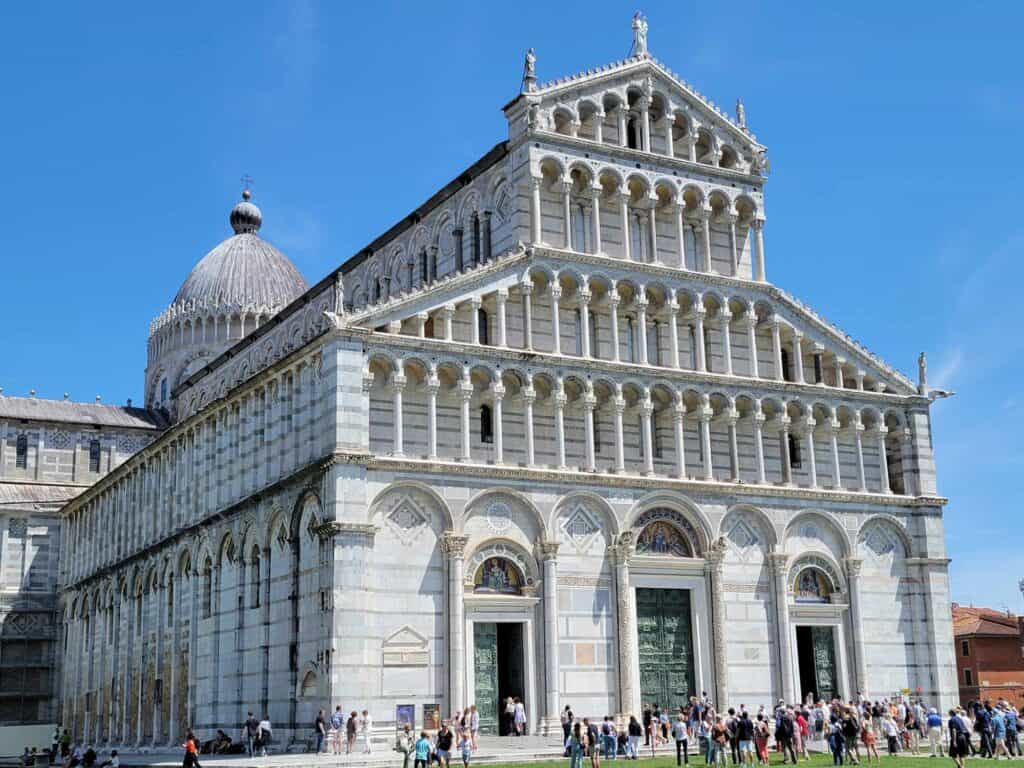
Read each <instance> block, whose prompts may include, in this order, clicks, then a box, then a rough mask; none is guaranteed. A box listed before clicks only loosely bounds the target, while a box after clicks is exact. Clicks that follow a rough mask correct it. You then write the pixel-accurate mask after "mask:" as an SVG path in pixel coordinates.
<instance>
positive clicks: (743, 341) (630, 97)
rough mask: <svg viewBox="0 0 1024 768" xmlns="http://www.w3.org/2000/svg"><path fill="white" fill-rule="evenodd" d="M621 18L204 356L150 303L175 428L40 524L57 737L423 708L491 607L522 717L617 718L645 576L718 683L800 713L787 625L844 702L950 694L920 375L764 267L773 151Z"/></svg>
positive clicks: (937, 700) (636, 674)
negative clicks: (447, 173) (325, 711)
mask: <svg viewBox="0 0 1024 768" xmlns="http://www.w3.org/2000/svg"><path fill="white" fill-rule="evenodd" d="M639 22H640V26H637V24H635V25H634V34H635V35H636V38H635V40H634V44H635V48H634V50H635V51H636V55H634V56H633V57H631V58H629V59H627V60H624V61H622V62H616V63H614V64H611V65H609V66H606V67H602V68H600V69H598V70H596V71H590V72H588V73H585V74H581V75H578V76H574V77H570V78H566V79H563V80H558V81H555V82H553V83H549V84H539V83H538V82H537V80H536V75H535V72H534V66H535V65H534V61H533V60H532V59H531V60H529V61H528V64H527V69H526V73H525V77H524V83H523V91H522V93H521V94H519V95H518V96H517V97H516V98H515V99H514V100H512V101H511V102H510V103H509V104H507V105H506V107H505V113H506V115H507V116H508V120H509V137H508V139H507V140H506V141H504V142H502V143H500V144H499V145H497V146H496V147H495V148H494V149H493V150H491V151H490V152H489V153H488V154H487V155H485V156H484V157H483V158H481V160H480V161H478V162H477V163H476V164H474V165H473V166H472V167H470V168H469V169H467V170H466V171H465V172H464V173H462V174H460V175H459V176H458V177H457V178H456V180H455V181H453V182H452V183H451V184H449V185H448V186H446V187H445V188H444V189H443V190H441V191H440V192H439V193H438V194H437V195H435V196H434V197H433V198H431V200H430V201H429V202H428V203H427V204H425V205H424V206H422V207H421V208H420V209H419V210H417V211H416V212H414V213H413V214H412V215H410V216H407V217H405V218H403V219H402V221H401V222H400V223H399V224H397V225H396V226H395V227H393V228H392V229H391V230H389V231H388V232H386V233H385V234H384V235H382V236H381V237H380V238H378V239H377V240H375V241H374V242H373V243H371V244H370V245H369V246H367V247H366V248H365V249H363V250H362V251H360V252H359V253H358V254H356V255H355V256H354V257H353V258H351V259H350V260H348V261H347V262H346V263H345V264H343V265H342V266H341V267H340V268H339V269H338V270H337V271H336V272H334V273H332V274H331V275H328V276H327V277H326V278H325V279H324V280H322V281H321V282H320V283H318V284H317V285H315V286H313V287H312V288H309V289H308V290H306V291H305V292H304V293H301V295H298V296H297V297H296V298H294V300H292V301H291V302H290V303H288V304H287V305H286V306H284V307H283V308H275V309H274V311H273V312H272V313H267V312H263V311H262V310H261V311H260V312H252V310H251V306H256V305H249V306H250V310H247V311H249V312H252V314H253V315H254V316H257V315H258V316H257V317H256V319H255V321H254V322H253V323H252V324H251V325H247V324H246V321H245V320H244V319H240V318H241V313H242V311H243V310H241V309H237V310H235V311H234V312H235V314H234V317H235V320H232V319H231V317H232V311H228V312H227V317H228V320H227V322H228V325H227V327H229V328H232V327H233V328H237V329H238V332H239V333H240V334H241V335H242V336H243V338H241V339H240V340H237V339H235V338H233V337H231V336H230V333H228V335H227V337H226V338H224V339H222V340H223V341H224V344H223V345H222V346H221V347H219V348H218V349H215V350H212V351H210V350H207V349H206V348H205V347H204V349H203V351H202V355H201V359H202V364H203V365H205V367H202V368H197V363H196V360H197V359H199V358H197V357H195V356H194V355H190V354H187V350H186V351H184V352H183V351H182V349H183V347H182V345H187V344H191V343H196V339H197V336H196V327H197V326H196V325H195V316H196V315H195V312H194V311H193V308H192V307H193V305H191V304H188V303H187V301H186V303H184V304H182V305H181V306H182V307H185V308H186V309H182V310H181V311H180V312H178V311H173V312H168V313H164V314H163V315H161V320H160V323H159V328H157V329H156V331H155V332H157V333H159V334H160V339H161V340H162V341H161V342H160V344H164V345H169V346H170V347H171V348H173V357H169V358H166V359H165V358H161V357H160V355H161V354H162V353H161V352H160V349H161V346H160V344H154V342H153V341H151V347H150V353H151V357H150V374H151V375H150V377H149V380H150V381H151V384H150V386H157V383H159V384H160V386H162V382H163V381H164V379H165V378H166V380H167V381H168V387H167V392H166V394H160V395H154V402H155V403H160V404H165V405H166V406H167V408H168V411H169V413H170V416H171V418H172V419H173V424H172V426H171V427H170V428H169V429H167V431H166V432H164V434H163V435H162V436H161V437H160V438H159V439H158V440H156V441H155V442H154V443H153V444H151V445H149V446H147V447H146V448H144V449H143V450H141V451H139V452H138V453H137V454H136V455H134V456H133V457H132V458H131V459H129V460H128V461H127V462H125V463H124V464H123V465H122V466H120V467H118V468H117V469H116V470H114V471H113V472H112V473H111V474H110V475H109V476H107V477H106V478H104V479H103V480H102V481H101V482H99V483H97V484H96V485H95V486H93V487H92V488H91V489H89V490H88V491H86V492H85V493H83V494H82V495H81V496H79V497H78V498H76V499H75V500H74V501H73V502H71V503H70V504H69V505H68V506H67V507H66V508H65V509H64V512H63V515H64V525H65V530H66V531H67V534H66V535H65V541H66V546H65V547H64V548H63V550H62V558H61V579H62V584H63V590H62V593H61V606H62V611H63V614H62V615H63V621H64V625H65V633H64V638H65V639H64V641H63V644H62V654H63V656H62V658H63V664H62V665H61V669H60V684H61V695H60V706H61V716H62V718H63V721H64V723H65V724H67V725H68V726H69V727H73V728H74V729H75V731H76V732H77V733H80V734H86V735H87V736H88V737H89V738H90V739H92V740H96V741H100V742H109V743H120V744H143V743H145V744H148V743H168V742H172V743H173V742H174V741H175V740H176V739H177V738H179V736H180V734H181V732H182V730H183V729H184V728H185V727H195V728H196V729H197V730H198V731H199V732H200V733H201V734H203V736H204V737H205V736H206V735H207V734H209V733H212V731H213V730H214V729H216V728H218V727H224V728H225V729H229V732H231V731H230V729H232V728H235V727H237V725H238V723H239V722H240V721H241V719H242V718H243V716H244V714H245V712H246V711H248V710H250V709H253V710H256V709H259V710H260V711H261V712H262V711H264V710H265V711H266V712H267V713H268V714H269V715H270V717H271V720H272V721H273V722H274V723H275V724H277V728H278V730H277V732H278V734H279V736H280V735H283V736H284V739H283V740H284V742H285V743H288V742H292V741H294V742H301V741H304V740H305V739H306V738H307V737H308V735H309V724H310V723H311V721H312V718H313V716H314V714H315V712H316V710H317V709H318V708H321V707H324V708H327V707H329V706H330V707H331V708H333V705H335V704H341V705H342V706H343V707H344V708H345V709H346V710H348V709H363V708H369V709H370V711H371V712H372V714H373V715H374V718H375V720H376V722H377V723H378V724H379V725H381V726H382V727H383V728H385V729H386V728H388V727H389V724H390V723H391V722H392V721H393V720H394V717H395V714H394V713H395V706H396V705H400V704H413V705H415V707H416V718H417V722H422V718H423V717H424V713H425V710H427V711H429V709H430V708H431V707H432V706H434V705H436V706H437V707H438V708H439V709H440V711H441V712H442V713H445V714H447V713H449V712H450V711H452V709H453V708H456V707H463V706H466V705H468V704H470V703H474V702H476V701H477V697H478V694H479V692H480V690H481V687H480V686H481V683H480V680H481V679H482V676H483V675H485V672H484V671H483V668H482V665H483V664H484V663H485V657H484V656H481V655H480V654H479V653H478V651H477V650H475V642H476V638H477V637H478V636H479V637H481V638H482V637H484V636H485V632H484V628H485V627H487V626H490V625H496V626H498V627H502V626H505V625H512V626H517V627H519V629H517V630H516V631H515V632H514V633H511V634H510V633H509V631H507V630H505V629H499V630H497V631H498V634H499V636H501V637H504V638H506V639H505V640H499V641H498V642H499V643H511V644H512V645H510V646H501V645H498V646H495V648H496V649H501V648H506V649H507V648H508V647H511V648H512V649H513V652H512V653H511V654H509V653H504V654H503V658H501V659H499V662H498V664H499V667H500V668H501V669H502V670H504V671H503V672H501V673H500V674H503V675H506V677H505V678H502V677H498V678H496V679H497V680H498V684H499V686H504V688H506V689H509V688H510V687H511V688H514V689H515V692H516V693H517V694H518V695H521V696H522V697H523V698H524V699H525V703H526V709H527V712H528V716H529V721H530V728H532V729H538V728H539V729H546V728H550V727H551V726H552V724H553V723H555V722H557V714H558V711H559V710H560V708H561V707H562V706H564V705H565V704H567V703H568V704H571V705H572V707H573V708H574V710H575V711H576V712H577V713H581V714H583V713H586V714H590V715H593V716H602V715H604V714H620V715H621V714H626V713H629V712H638V711H639V708H640V706H641V703H642V700H644V697H645V696H647V695H648V693H647V691H646V690H644V686H645V685H649V684H648V683H647V682H645V681H646V680H647V678H646V677H645V674H647V673H645V672H644V669H645V667H644V666H643V664H644V663H646V662H643V661H642V658H641V657H642V656H643V658H647V656H644V654H646V653H648V652H650V651H651V650H652V648H651V647H649V640H644V641H643V642H640V641H641V640H643V638H644V637H647V635H643V634H642V633H643V632H646V631H647V629H645V628H646V627H648V626H649V623H650V621H651V617H650V613H649V612H647V611H648V609H646V608H643V607H642V606H641V607H640V608H638V599H641V598H643V599H644V600H646V599H652V598H651V595H652V593H649V592H647V590H685V591H686V592H685V593H686V595H687V598H686V599H687V601H688V605H689V612H688V616H687V619H688V621H689V631H688V633H686V634H687V639H688V642H689V653H690V656H689V659H690V662H689V663H690V667H689V668H688V670H687V674H689V682H688V683H687V685H689V691H690V692H692V693H695V694H699V693H700V692H701V691H708V692H709V694H710V695H712V697H713V698H715V699H716V700H717V701H719V702H720V703H722V704H726V703H739V702H743V703H745V704H747V705H748V706H753V705H757V704H761V703H765V704H767V703H769V702H770V701H772V700H775V699H777V698H780V697H784V698H786V699H787V700H796V699H798V698H802V697H803V695H804V694H805V693H806V690H805V689H806V688H807V678H806V675H805V672H806V670H804V669H803V668H804V667H805V666H806V664H805V662H803V661H801V659H802V658H803V656H804V655H806V654H805V651H806V648H805V645H806V643H805V641H804V640H802V639H801V638H803V637H806V636H808V635H807V634H806V633H807V632H810V631H811V630H810V629H809V628H814V627H818V628H820V627H828V628H831V637H832V638H833V644H832V651H833V656H834V662H833V663H832V666H831V668H830V669H831V673H832V674H833V675H834V679H833V680H832V681H831V682H830V683H829V685H830V686H831V687H830V688H829V690H832V691H834V693H835V694H836V695H840V696H843V697H851V696H853V695H854V694H855V693H856V692H857V691H864V692H866V693H868V694H869V695H872V696H876V695H877V696H881V695H892V694H894V693H898V692H900V691H901V690H905V689H910V690H912V691H918V690H919V691H921V693H922V695H923V696H924V697H925V698H926V699H927V700H928V701H930V702H931V703H933V704H936V705H941V706H943V707H945V706H947V705H948V704H950V703H951V702H952V701H953V699H954V698H955V696H956V690H957V688H956V681H955V668H954V666H953V646H952V632H951V623H950V614H949V586H948V576H947V562H948V561H947V560H946V558H945V550H944V542H943V525H942V510H943V506H944V504H945V499H943V498H942V497H940V496H939V495H938V494H937V489H936V481H935V470H934V463H933V460H932V447H931V436H930V426H929V408H930V405H931V402H932V399H933V398H932V396H931V393H930V392H929V390H928V387H927V382H926V381H925V376H924V366H923V363H922V366H921V371H920V374H921V375H920V380H919V381H917V382H912V381H910V380H909V379H908V378H907V377H906V376H904V375H903V374H901V373H899V372H898V371H897V370H895V369H893V368H891V367H890V366H888V365H886V364H885V363H884V362H882V361H881V360H880V359H878V358H877V357H875V356H874V355H872V354H871V353H870V352H868V351H867V350H866V349H864V348H863V347H862V346H860V345H859V344H857V343H855V342H853V341H852V340H851V339H850V337H849V336H847V335H846V334H844V333H842V332H841V331H839V330H838V329H836V328H835V327H834V326H832V325H830V324H828V323H827V322H826V321H824V320H823V319H822V318H821V317H820V316H819V315H817V314H815V313H814V312H812V311H811V310H809V309H808V308H807V307H806V306H805V305H803V304H802V303H800V302H799V301H797V300H796V299H794V298H793V297H791V296H790V295H789V294H787V293H786V292H784V291H783V290H781V289H780V288H778V287H776V286H774V285H772V284H771V283H769V282H768V281H767V278H766V264H765V258H766V254H765V244H764V237H763V230H764V222H765V215H764V186H765V183H766V181H767V160H766V154H765V148H764V147H763V145H761V144H759V143H758V142H757V140H756V139H755V137H754V136H753V134H752V133H751V132H750V130H749V128H748V127H747V126H746V122H745V116H742V118H737V119H736V120H733V119H731V118H729V117H728V116H726V115H725V114H723V113H722V112H721V111H720V110H718V109H717V108H715V107H713V105H711V104H710V102H708V101H707V100H706V99H705V98H704V97H702V96H701V95H700V94H698V93H697V92H696V91H695V90H694V89H693V88H692V87H691V86H690V85H688V84H686V83H685V82H683V81H681V80H680V79H679V78H677V77H676V76H675V75H673V74H672V73H671V72H670V71H669V70H667V69H666V68H665V67H664V66H662V65H661V64H659V63H658V62H657V61H655V60H654V59H653V58H651V57H650V55H649V54H647V52H646V22H643V21H642V20H639ZM641 31H642V35H641ZM247 205H250V206H251V204H248V203H247ZM246 210H248V209H246ZM257 214H258V211H257ZM233 216H234V215H233ZM232 223H233V224H235V218H234V217H233V219H232ZM255 229H258V224H257V225H256V227H255ZM255 229H249V230H246V232H247V233H249V234H253V233H254V232H255ZM237 232H239V230H238V228H237V227H236V233H237ZM253 236H255V235H254V234H253ZM275 253H276V252H275ZM282 258H283V257H282ZM823 268H825V269H827V268H828V267H827V266H823ZM267 279H273V276H268V278H267ZM214 287H215V286H214ZM292 288H294V285H293V286H292ZM240 290H241V289H240ZM289 290H291V289H289ZM295 290H298V289H295ZM179 295H180V294H179ZM284 295H285V296H289V295H291V294H288V293H287V290H286V291H285V292H284ZM244 300H247V299H245V297H244V296H243V297H241V298H240V299H239V302H238V307H242V306H243V305H245V301H244ZM218 312H220V314H218V315H217V316H218V317H223V316H224V312H223V311H221V310H218ZM232 323H234V325H232ZM222 327H224V326H222ZM204 328H205V326H204V325H200V326H199V337H198V338H199V339H200V341H203V340H205V339H206V338H207V337H206V336H204V335H203V334H204ZM213 338H214V339H218V338H219V337H218V336H217V335H216V332H214V335H213ZM229 342H230V343H231V344H233V346H232V347H231V354H229V355H221V356H220V357H216V358H214V354H218V353H219V352H220V351H223V349H224V348H226V346H227V343H229ZM167 361H170V362H167ZM175 365H177V366H180V368H179V369H175V368H174V366H175ZM159 388H160V387H157V389H159ZM168 398H170V400H169V401H168ZM488 574H489V575H488ZM491 576H493V577H494V579H495V581H488V580H487V579H489V578H491ZM481 581H483V583H482V584H481V583H480V582H481ZM489 585H490V586H489ZM659 594H660V593H659ZM676 594H677V595H678V594H680V593H676ZM659 599H660V598H659ZM516 633H518V634H516ZM680 636H682V635H680ZM509 638H512V639H509ZM644 642H647V643H648V645H643V643H644ZM642 645H643V648H641V647H640V646H642ZM802 649H803V650H802ZM653 650H659V649H657V648H654V649H653ZM507 657H514V662H509V661H508V658H507ZM509 665H512V666H509ZM513 667H514V668H513ZM496 674H498V673H496ZM508 675H511V677H507V676H508ZM517 676H518V678H517ZM509 681H511V682H509ZM819 682H820V681H819Z"/></svg>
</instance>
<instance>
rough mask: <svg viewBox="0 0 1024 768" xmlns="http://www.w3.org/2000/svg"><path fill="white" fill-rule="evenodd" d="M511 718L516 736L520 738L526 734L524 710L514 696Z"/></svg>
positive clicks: (520, 701) (519, 700)
mask: <svg viewBox="0 0 1024 768" xmlns="http://www.w3.org/2000/svg"><path fill="white" fill-rule="evenodd" d="M512 716H513V719H514V722H515V726H516V736H522V735H523V734H524V733H526V708H525V707H524V706H523V702H522V700H521V699H520V698H519V697H518V696H516V701H515V709H514V711H513V715H512Z"/></svg>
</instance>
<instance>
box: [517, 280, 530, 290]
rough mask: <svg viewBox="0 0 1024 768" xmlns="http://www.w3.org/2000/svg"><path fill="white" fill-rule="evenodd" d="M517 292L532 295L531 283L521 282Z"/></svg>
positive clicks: (527, 281)
mask: <svg viewBox="0 0 1024 768" xmlns="http://www.w3.org/2000/svg"><path fill="white" fill-rule="evenodd" d="M519 290H521V291H522V292H523V293H533V281H532V280H523V282H521V283H520V284H519Z"/></svg>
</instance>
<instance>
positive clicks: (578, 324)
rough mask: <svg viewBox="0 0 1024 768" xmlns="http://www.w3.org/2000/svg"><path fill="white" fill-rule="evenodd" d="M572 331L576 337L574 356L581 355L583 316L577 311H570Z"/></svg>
mask: <svg viewBox="0 0 1024 768" xmlns="http://www.w3.org/2000/svg"><path fill="white" fill-rule="evenodd" d="M572 329H573V333H574V334H575V336H576V354H577V355H580V356H582V355H583V315H582V314H581V313H580V310H579V309H574V310H573V311H572Z"/></svg>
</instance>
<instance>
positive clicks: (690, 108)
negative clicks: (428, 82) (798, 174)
mask: <svg viewBox="0 0 1024 768" xmlns="http://www.w3.org/2000/svg"><path fill="white" fill-rule="evenodd" d="M636 93H642V94H643V95H644V96H646V97H647V98H649V99H652V100H653V101H654V102H655V104H656V105H657V106H658V107H659V108H660V109H661V110H669V111H671V112H673V113H675V114H680V115H683V116H685V117H686V118H687V119H693V120H695V121H696V122H697V123H699V124H700V126H701V127H702V128H705V129H709V130H711V131H713V132H714V133H715V135H716V136H717V137H718V139H719V141H721V142H722V143H723V144H729V145H731V146H733V147H735V148H736V149H737V150H739V151H740V152H741V153H743V154H746V155H748V156H756V155H760V154H763V153H764V152H765V147H764V145H763V144H761V143H759V142H758V141H757V137H756V136H755V135H754V134H753V133H751V132H750V130H749V129H748V128H747V127H746V125H745V124H743V123H744V122H745V118H744V119H743V120H741V119H740V118H738V117H734V116H731V115H729V114H727V113H726V112H725V111H724V110H723V109H721V108H720V107H719V106H717V105H716V104H715V103H714V102H713V101H712V100H711V99H709V98H707V97H706V96H704V95H703V94H701V93H700V92H698V91H697V90H696V89H695V88H694V87H693V86H692V85H691V84H690V83H688V82H686V81H685V80H683V79H682V78H681V77H679V76H678V75H676V74H675V73H674V72H672V71H671V70H670V69H669V68H668V67H666V66H665V65H664V64H662V63H661V62H659V61H657V60H656V59H654V58H652V57H650V56H634V57H631V58H629V59H623V60H622V61H617V62H612V63H611V64H607V65H605V66H603V67H599V68H597V69H591V70H587V71H585V72H580V73H578V74H576V75H572V76H570V77H565V78H561V79H558V80H554V81H551V82H548V83H543V84H541V85H539V86H537V87H536V88H535V90H533V91H527V92H524V93H523V94H522V95H521V96H520V97H519V98H518V99H516V100H514V101H513V102H511V103H510V104H509V105H508V106H507V107H506V113H508V114H511V113H512V107H513V105H515V104H518V103H519V102H520V100H522V101H524V102H526V103H529V104H531V105H537V106H539V108H540V110H541V111H542V112H547V113H550V112H551V111H552V110H555V109H556V108H558V107H562V108H567V109H569V110H570V111H571V112H572V113H573V114H574V115H575V116H576V117H577V118H578V117H580V115H581V114H585V113H586V112H587V111H588V110H590V109H594V108H597V109H605V108H607V107H608V106H609V105H610V104H612V103H614V102H615V101H616V100H620V101H621V102H624V103H627V104H628V103H629V99H630V96H631V95H635V94H636Z"/></svg>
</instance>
